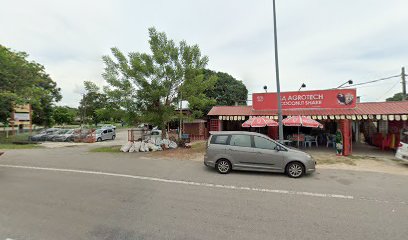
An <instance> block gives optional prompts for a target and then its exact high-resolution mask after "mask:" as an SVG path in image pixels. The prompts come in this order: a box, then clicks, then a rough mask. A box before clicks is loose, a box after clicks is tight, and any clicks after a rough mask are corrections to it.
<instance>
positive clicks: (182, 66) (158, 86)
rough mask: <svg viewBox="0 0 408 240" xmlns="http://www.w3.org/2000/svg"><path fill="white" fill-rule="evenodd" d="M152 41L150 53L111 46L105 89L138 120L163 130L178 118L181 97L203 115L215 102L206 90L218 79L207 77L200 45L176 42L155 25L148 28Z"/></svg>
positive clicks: (105, 76)
mask: <svg viewBox="0 0 408 240" xmlns="http://www.w3.org/2000/svg"><path fill="white" fill-rule="evenodd" d="M149 44H150V50H151V52H152V53H151V54H147V53H138V52H136V53H135V52H131V53H129V54H128V56H127V57H126V56H125V55H124V54H123V53H122V52H120V51H119V49H117V48H112V49H111V50H112V54H113V56H114V58H115V60H113V59H112V58H111V57H109V56H104V57H103V60H104V62H105V72H104V74H103V77H104V78H105V80H106V81H107V83H108V84H109V86H108V87H106V88H105V92H106V93H107V94H108V96H109V97H112V98H114V99H115V101H116V102H118V103H119V104H120V106H121V107H122V108H123V109H124V110H126V111H127V112H130V113H132V114H134V117H136V118H137V119H138V120H141V121H146V122H149V123H152V124H155V125H158V126H160V127H161V129H165V126H166V124H167V123H168V122H169V121H171V120H173V119H174V118H176V114H177V113H176V112H175V109H176V106H177V103H178V102H179V101H180V100H187V101H188V102H189V104H190V108H192V110H193V113H194V115H195V116H200V115H202V113H203V112H202V111H203V108H204V106H206V105H207V104H210V103H212V102H213V101H212V100H211V99H210V98H208V97H207V96H206V95H205V94H204V91H205V90H207V89H210V88H211V87H212V86H213V85H214V84H215V81H216V77H215V76H210V77H208V78H204V68H205V66H206V65H207V63H208V57H206V56H202V55H201V51H200V48H199V47H198V45H188V44H187V43H186V42H185V41H181V42H180V43H179V44H176V43H175V42H174V41H173V40H170V39H167V36H166V34H165V33H163V32H158V31H156V29H155V28H149Z"/></svg>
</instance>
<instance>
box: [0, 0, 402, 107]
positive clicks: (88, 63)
mask: <svg viewBox="0 0 408 240" xmlns="http://www.w3.org/2000/svg"><path fill="white" fill-rule="evenodd" d="M0 6H1V14H0V44H2V45H4V46H6V47H9V48H11V49H13V50H17V51H24V52H27V53H28V54H30V60H34V61H36V62H38V63H41V64H42V65H44V66H45V68H46V71H47V73H49V74H50V76H51V77H52V79H53V80H54V81H56V82H57V84H58V86H59V87H60V88H61V89H62V95H63V99H62V101H61V102H59V103H58V105H68V106H72V107H76V106H78V103H79V100H80V98H81V93H83V91H84V90H83V81H94V82H96V83H97V84H98V85H99V86H103V85H104V84H105V83H104V80H103V78H102V76H101V75H102V73H103V68H104V64H103V62H102V59H101V58H102V56H103V55H109V54H110V48H112V47H118V48H119V49H120V50H121V51H122V52H124V53H128V52H147V53H149V52H150V50H149V45H148V42H147V41H148V28H149V27H156V29H157V30H159V31H162V32H165V33H166V34H167V36H168V38H171V39H174V40H175V41H176V42H179V41H181V40H186V41H187V43H188V44H198V45H199V46H200V49H201V51H202V53H203V54H204V55H207V56H208V57H209V64H208V68H209V69H212V70H215V71H221V72H226V73H228V74H230V75H232V76H233V77H235V78H236V79H239V80H242V81H243V83H244V84H245V85H246V86H247V88H248V90H249V93H253V92H262V91H263V86H265V85H266V86H267V87H268V91H272V92H274V91H276V81H275V62H274V39H273V36H274V35H273V15H272V0H253V1H248V0H194V1H191V0H172V1H170V0H167V1H165V0H149V1H146V0H144V1H142V0H98V1H96V0H88V1H83V0H70V1H66V0H65V1H62V0H61V1H60V0H36V1H32V0H0ZM407 9H408V1H406V0H388V1H384V0H359V1H355V0H342V1H335V0H307V1H305V0H304V1H299V0H276V10H277V29H278V51H279V72H280V83H281V90H282V91H297V90H298V89H299V87H300V86H301V84H302V83H305V84H306V88H305V90H316V89H330V88H335V87H337V86H338V85H340V84H342V83H344V82H346V81H347V80H349V79H352V80H353V81H354V83H361V82H366V81H370V80H375V79H378V78H383V77H388V76H392V75H397V74H400V73H401V67H402V66H404V65H405V66H406V67H408V46H407V45H408V30H407V26H408V11H407ZM401 89H402V85H401V79H400V78H392V79H389V80H384V81H381V82H378V83H373V84H369V85H362V86H360V87H358V88H357V95H359V96H360V97H361V101H364V102H373V101H384V100H385V98H387V97H390V96H392V95H393V94H394V93H397V92H400V91H401ZM249 97H250V96H249Z"/></svg>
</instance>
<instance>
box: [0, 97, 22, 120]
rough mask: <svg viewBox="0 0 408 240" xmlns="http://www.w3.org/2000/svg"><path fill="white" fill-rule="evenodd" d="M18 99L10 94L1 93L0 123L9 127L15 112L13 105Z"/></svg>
mask: <svg viewBox="0 0 408 240" xmlns="http://www.w3.org/2000/svg"><path fill="white" fill-rule="evenodd" d="M17 99H18V97H17V95H16V94H14V93H10V92H0V122H1V123H3V124H4V125H7V123H8V119H9V118H10V117H11V112H12V111H13V104H14V103H15V102H16V100H17Z"/></svg>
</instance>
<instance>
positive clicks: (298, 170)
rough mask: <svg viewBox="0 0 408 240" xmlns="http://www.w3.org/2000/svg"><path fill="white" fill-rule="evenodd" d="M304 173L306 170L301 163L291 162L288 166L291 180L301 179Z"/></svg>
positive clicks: (287, 172)
mask: <svg viewBox="0 0 408 240" xmlns="http://www.w3.org/2000/svg"><path fill="white" fill-rule="evenodd" d="M304 172H305V168H304V167H303V164H301V163H300V162H291V163H289V164H288V165H287V166H286V174H287V175H288V176H289V177H291V178H298V177H301V176H302V175H303V174H304Z"/></svg>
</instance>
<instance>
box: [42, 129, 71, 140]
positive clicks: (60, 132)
mask: <svg viewBox="0 0 408 240" xmlns="http://www.w3.org/2000/svg"><path fill="white" fill-rule="evenodd" d="M68 131H69V129H60V130H58V131H55V132H53V133H51V134H47V136H46V137H45V140H46V141H54V138H55V137H56V136H58V135H61V134H65V133H66V132H68Z"/></svg>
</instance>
